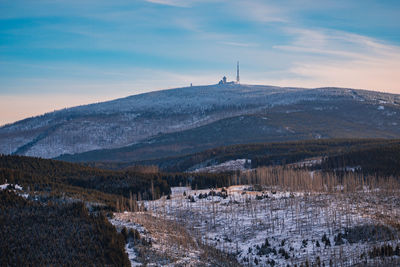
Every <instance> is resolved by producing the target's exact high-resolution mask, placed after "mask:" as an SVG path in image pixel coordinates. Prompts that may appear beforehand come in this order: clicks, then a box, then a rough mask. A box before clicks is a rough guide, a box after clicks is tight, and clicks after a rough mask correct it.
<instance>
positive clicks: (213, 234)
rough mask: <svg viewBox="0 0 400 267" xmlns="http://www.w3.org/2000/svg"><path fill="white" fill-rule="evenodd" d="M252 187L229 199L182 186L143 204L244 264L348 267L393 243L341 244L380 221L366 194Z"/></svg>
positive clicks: (236, 189)
mask: <svg viewBox="0 0 400 267" xmlns="http://www.w3.org/2000/svg"><path fill="white" fill-rule="evenodd" d="M249 189H251V187H250V186H245V185H243V186H232V187H229V188H227V194H228V196H227V197H223V196H222V195H221V196H217V195H216V196H210V195H208V193H209V192H210V190H191V189H190V188H185V187H179V188H173V189H172V194H171V199H170V200H166V199H165V198H162V199H160V200H156V201H144V202H143V203H144V204H145V205H146V207H147V209H148V210H149V211H151V212H152V214H158V216H162V217H166V218H169V219H170V220H174V221H177V222H179V223H180V224H182V225H185V226H186V227H187V228H188V229H191V231H192V233H193V234H195V235H199V236H200V237H201V239H202V240H203V241H204V242H205V243H206V244H208V245H212V246H214V247H216V248H217V249H219V250H221V251H224V252H227V253H231V254H235V255H236V258H237V259H238V261H239V262H240V263H242V264H244V265H247V264H249V265H252V266H253V265H255V262H258V264H259V265H261V266H265V265H268V263H269V264H272V262H274V263H275V264H276V265H277V266H286V265H287V264H290V265H294V264H301V263H304V262H306V261H308V262H309V263H311V262H313V263H316V262H318V261H320V262H321V263H324V264H325V265H326V266H327V265H329V261H330V260H333V261H334V262H336V263H340V264H343V265H345V266H347V265H352V264H354V263H355V262H360V257H364V255H368V251H369V250H370V249H371V248H372V246H374V245H381V244H383V243H390V241H386V242H385V241H381V240H378V241H375V240H373V241H363V242H353V243H350V242H349V241H347V240H346V239H343V244H340V243H338V244H335V237H336V236H338V234H339V233H343V231H344V229H346V228H347V229H350V228H352V227H354V226H363V225H376V223H377V221H376V219H375V217H373V216H371V215H370V214H369V213H368V212H366V210H367V207H368V205H369V204H368V201H371V198H370V197H369V198H368V200H365V202H362V203H358V202H357V198H359V197H360V196H361V195H360V196H355V197H354V196H351V197H350V196H349V197H347V196H344V195H337V194H317V193H315V194H310V193H305V192H284V191H276V190H265V191H263V192H256V191H247V190H249ZM184 192H185V195H186V196H184ZM219 192H221V191H219ZM366 193H367V192H364V194H366ZM200 194H201V195H200ZM205 194H207V196H205ZM189 196H193V199H194V201H195V202H192V201H190V200H189V199H188V197H189ZM375 208H376V205H375ZM398 208H399V207H397V209H398ZM122 223H123V224H124V222H122ZM324 235H326V237H327V238H326V239H325V241H323V236H324ZM266 240H268V242H266ZM327 240H329V241H327ZM326 242H329V243H330V245H328V244H326ZM285 257H286V258H285ZM366 257H367V256H366ZM363 259H364V258H363ZM366 260H368V259H366Z"/></svg>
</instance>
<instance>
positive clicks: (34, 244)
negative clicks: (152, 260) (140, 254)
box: [0, 190, 130, 266]
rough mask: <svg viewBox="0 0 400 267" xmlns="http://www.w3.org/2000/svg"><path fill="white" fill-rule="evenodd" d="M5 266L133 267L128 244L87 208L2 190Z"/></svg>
mask: <svg viewBox="0 0 400 267" xmlns="http://www.w3.org/2000/svg"><path fill="white" fill-rule="evenodd" d="M0 210H1V213H0V225H1V227H0V237H1V238H0V265H1V266H83V265H87V266H130V263H129V260H128V256H127V255H126V253H125V251H124V247H125V240H124V237H123V236H122V235H121V234H118V233H117V232H116V230H115V228H114V226H112V225H111V224H110V223H109V222H108V220H107V219H106V218H105V217H104V216H103V215H101V214H97V215H94V214H92V215H89V213H88V210H87V209H86V208H85V205H84V204H82V203H73V204H67V205H59V204H55V203H51V202H50V203H47V204H46V205H45V204H42V203H40V202H37V201H28V200H26V199H24V198H22V197H20V196H18V195H16V194H15V193H13V192H9V191H8V190H0Z"/></svg>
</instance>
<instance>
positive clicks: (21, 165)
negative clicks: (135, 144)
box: [0, 155, 170, 207]
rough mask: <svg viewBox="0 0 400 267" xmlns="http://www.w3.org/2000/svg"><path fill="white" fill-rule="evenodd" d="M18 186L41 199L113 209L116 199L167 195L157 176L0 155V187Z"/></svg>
mask: <svg viewBox="0 0 400 267" xmlns="http://www.w3.org/2000/svg"><path fill="white" fill-rule="evenodd" d="M6 181H7V182H8V183H11V184H19V185H21V186H22V187H24V188H25V189H27V190H28V191H32V192H37V193H35V194H38V195H40V196H43V197H54V198H60V197H62V198H63V199H65V198H67V199H68V198H72V199H83V200H87V201H92V202H95V203H101V204H107V205H108V206H110V207H114V206H115V200H116V199H117V198H122V199H127V198H129V197H131V195H135V196H137V197H138V196H139V195H140V197H141V198H142V199H152V198H158V197H160V196H161V195H167V194H168V193H169V192H170V187H169V185H168V183H167V181H166V179H165V177H164V178H163V177H162V175H161V174H159V173H140V172H133V171H108V170H100V169H95V168H91V167H87V166H82V165H80V164H72V163H66V162H61V161H55V160H47V159H39V158H31V157H24V156H4V155H3V156H0V184H3V183H6Z"/></svg>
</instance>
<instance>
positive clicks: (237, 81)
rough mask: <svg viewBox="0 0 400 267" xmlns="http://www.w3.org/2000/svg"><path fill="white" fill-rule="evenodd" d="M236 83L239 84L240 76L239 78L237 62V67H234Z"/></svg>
mask: <svg viewBox="0 0 400 267" xmlns="http://www.w3.org/2000/svg"><path fill="white" fill-rule="evenodd" d="M236 83H240V76H239V61H238V62H237V67H236Z"/></svg>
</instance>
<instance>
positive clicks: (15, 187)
mask: <svg viewBox="0 0 400 267" xmlns="http://www.w3.org/2000/svg"><path fill="white" fill-rule="evenodd" d="M9 186H10V188H12V189H15V190H22V186H20V185H18V184H15V185H14V184H2V185H0V189H1V190H4V189H7V188H8V187H9Z"/></svg>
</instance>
